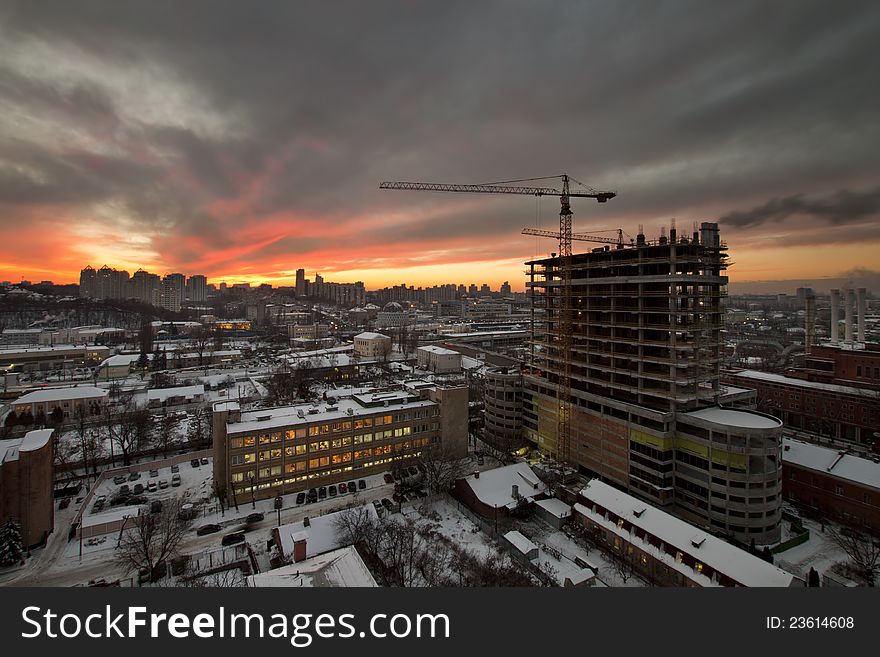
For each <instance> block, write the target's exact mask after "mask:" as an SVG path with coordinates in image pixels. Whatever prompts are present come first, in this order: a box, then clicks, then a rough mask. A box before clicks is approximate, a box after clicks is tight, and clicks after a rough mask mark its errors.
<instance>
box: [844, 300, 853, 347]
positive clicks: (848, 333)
mask: <svg viewBox="0 0 880 657" xmlns="http://www.w3.org/2000/svg"><path fill="white" fill-rule="evenodd" d="M843 303H844V306H843V318H844V321H845V322H846V329H845V333H844V342H846V343H847V344H852V342H853V306H855V305H856V291H855V290H854V289H852V288H848V289H847V290H846V295H845V296H844V299H843Z"/></svg>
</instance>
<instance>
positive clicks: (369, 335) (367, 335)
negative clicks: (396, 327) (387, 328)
mask: <svg viewBox="0 0 880 657" xmlns="http://www.w3.org/2000/svg"><path fill="white" fill-rule="evenodd" d="M354 339H355V340H380V339H381V340H390V339H391V338H389V337H388V336H387V335H383V334H381V333H373V332H372V331H364V332H363V333H358V334H357V335H356V336H354Z"/></svg>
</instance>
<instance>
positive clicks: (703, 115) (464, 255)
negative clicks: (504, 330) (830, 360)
mask: <svg viewBox="0 0 880 657" xmlns="http://www.w3.org/2000/svg"><path fill="white" fill-rule="evenodd" d="M218 4H220V3H212V4H211V8H212V9H211V11H199V10H198V8H197V7H195V8H194V9H193V10H192V11H190V12H187V13H186V14H182V13H181V12H179V11H177V10H176V9H175V8H173V7H166V6H161V5H155V6H149V5H148V6H145V7H142V8H140V10H139V11H138V12H137V13H136V15H135V13H134V12H127V11H126V10H125V8H124V7H121V6H119V5H117V4H116V3H110V4H104V3H100V2H95V3H89V2H83V3H77V5H76V7H66V6H64V7H52V8H51V9H46V8H41V7H39V6H37V5H33V4H30V3H26V4H16V5H13V6H6V7H4V8H2V9H0V25H2V27H0V34H2V36H3V38H2V39H0V57H2V61H3V65H2V67H0V103H2V105H3V107H4V112H3V113H2V114H0V237H2V238H3V239H4V241H5V242H7V243H10V244H15V247H16V248H15V249H14V251H12V252H7V253H5V254H4V256H3V257H2V258H0V278H4V279H9V280H18V279H20V278H28V279H36V280H41V279H52V280H56V281H58V282H75V281H76V280H77V279H78V275H79V270H80V269H81V268H82V266H84V264H86V263H92V266H94V267H96V268H97V267H100V266H101V265H102V264H105V263H107V264H111V265H112V266H114V267H116V268H120V269H127V270H129V271H135V270H136V269H138V268H139V267H143V268H144V269H149V270H152V271H162V272H165V271H168V272H173V271H199V272H201V273H204V274H205V275H206V276H207V277H208V278H209V280H211V281H212V282H215V281H216V282H219V281H221V280H226V281H227V282H229V283H230V284H231V283H236V282H249V283H251V284H252V285H256V284H259V283H262V282H268V283H272V284H273V285H276V286H277V285H293V284H294V280H295V270H296V269H297V268H305V269H306V271H307V272H309V273H310V274H313V272H320V273H321V274H322V275H323V276H325V277H327V278H328V279H332V280H336V281H363V282H364V284H365V286H366V287H367V288H368V289H377V288H381V287H385V286H389V285H394V284H397V283H399V282H400V281H407V283H408V284H411V285H416V286H431V285H434V284H441V283H444V282H448V281H459V280H460V279H461V277H462V276H461V273H462V271H467V272H468V278H474V279H476V280H480V281H486V282H489V284H490V285H492V287H493V288H497V286H498V285H499V284H500V283H501V282H502V281H504V280H508V281H510V284H511V286H512V288H513V289H514V290H515V291H522V290H523V289H524V282H525V277H524V275H523V270H524V266H523V263H524V262H525V261H527V260H530V259H533V258H535V257H542V256H546V255H547V254H548V253H549V252H551V251H554V250H556V245H555V244H554V243H553V241H552V240H546V239H544V240H536V239H535V238H530V237H525V236H523V235H521V234H520V230H521V229H522V228H526V227H540V228H544V229H554V228H555V227H556V226H557V225H558V209H559V208H558V201H557V199H555V198H543V199H540V200H534V199H530V198H517V197H498V196H481V195H474V196H470V197H469V196H467V195H464V196H462V195H453V194H427V193H415V192H389V191H380V190H379V189H378V184H379V183H380V182H381V181H383V180H423V181H439V182H452V183H481V182H487V181H490V180H497V179H508V178H523V177H528V176H545V175H549V174H554V173H562V172H563V171H564V172H567V173H570V174H571V175H573V176H575V177H576V178H577V179H579V180H583V181H585V182H586V183H588V184H590V185H592V186H593V187H596V188H598V189H610V190H614V191H617V192H618V197H617V198H615V199H613V200H612V201H610V202H609V203H607V204H602V205H596V204H595V203H594V202H592V201H591V200H589V199H576V201H577V202H575V203H573V210H574V228H575V230H576V231H581V232H592V231H599V230H613V229H616V228H618V227H620V228H623V229H624V230H625V231H627V232H628V233H631V234H635V232H636V231H637V229H638V226H639V225H640V224H641V225H644V230H645V233H646V234H648V235H657V234H659V231H660V228H661V227H664V226H665V227H668V226H669V224H670V221H671V219H672V218H675V219H676V221H677V223H678V226H679V227H680V228H681V229H683V230H688V229H689V228H690V226H691V225H692V223H693V222H694V221H696V222H700V221H704V220H705V221H717V222H718V223H719V225H720V228H721V231H722V234H723V235H724V238H725V239H726V240H727V242H728V244H729V247H730V252H731V254H732V260H733V261H734V265H733V266H732V267H731V270H730V276H731V285H732V286H734V287H739V288H740V289H747V286H748V285H750V284H752V283H756V284H757V283H758V282H761V281H779V284H778V286H777V287H779V288H780V289H779V291H784V289H783V288H785V287H787V289H791V290H793V289H794V288H795V287H798V286H800V285H804V284H807V285H810V284H812V283H811V281H814V280H817V279H819V280H821V279H837V278H840V277H843V278H846V277H847V276H850V275H851V273H853V272H854V273H856V274H857V275H859V276H862V275H864V276H867V277H869V278H871V279H872V280H875V279H876V278H877V271H876V270H877V265H876V253H877V252H878V248H880V222H878V221H877V218H878V212H880V162H878V159H877V157H876V153H875V152H874V148H873V144H874V143H876V142H877V138H878V137H880V135H878V127H877V125H876V121H875V116H876V110H877V106H878V100H880V98H878V95H880V92H878V90H877V87H876V85H875V84H874V83H873V80H874V71H873V68H874V67H873V53H874V48H875V45H874V39H873V33H874V31H875V30H876V27H877V25H878V23H880V8H878V7H877V6H876V5H874V4H872V3H847V4H846V5H844V6H842V7H831V6H829V5H827V3H798V4H797V5H796V8H797V11H789V10H787V7H784V6H771V7H767V6H766V4H764V3H739V4H737V5H736V6H730V7H722V8H719V7H707V6H705V5H703V4H701V3H696V4H694V5H691V6H689V7H687V8H686V7H684V6H683V5H673V6H668V7H660V6H654V5H648V6H646V7H643V8H640V10H639V12H638V15H637V16H635V15H633V13H632V12H631V11H630V10H628V9H624V8H620V7H617V6H613V5H603V4H598V5H593V4H584V5H577V4H575V5H554V6H553V7H552V8H547V7H529V6H519V7H517V8H515V9H508V8H506V7H505V10H504V11H498V7H494V6H491V3H490V4H487V5H483V6H480V7H477V8H474V7H472V6H471V5H469V4H466V3H460V4H459V3H444V5H443V6H442V7H432V6H429V5H421V6H417V7H413V8H408V9H407V10H405V11H403V10H400V9H399V7H398V6H397V5H395V4H384V3H379V4H377V5H376V6H375V7H371V8H370V10H369V11H356V10H355V11H351V12H343V14H344V17H342V18H340V16H339V12H338V11H336V10H334V9H324V8H322V7H319V6H317V5H311V4H298V5H295V6H294V5H281V4H278V5H264V6H262V7H260V8H258V9H256V10H255V9H254V8H251V7H243V6H240V5H239V4H237V3H232V4H229V5H224V6H223V7H222V8H220V7H218ZM490 16H491V20H490V19H489V17H490ZM230 23H232V24H237V25H240V26H241V27H242V28H243V29H242V30H241V33H239V34H236V35H235V37H234V38H230V36H229V34H228V30H227V28H226V26H227V25H229V24H230ZM489 24H491V25H492V27H491V28H490V30H491V33H492V38H490V39H487V38H486V29H487V28H486V25H489ZM172 25H180V26H181V28H180V29H175V30H172V29H169V28H170V27H171V26H172ZM305 25H308V26H309V27H308V29H304V28H303V27H302V26H305ZM609 28H614V29H609ZM618 28H620V29H618ZM624 28H625V29H624ZM337 31H338V33H339V34H345V39H344V40H342V41H340V40H337V39H334V35H337V36H338V34H337ZM537 34H540V35H541V38H540V39H536V35H537ZM620 34H625V35H626V36H625V38H624V37H621V36H619V35H620ZM416 35H417V36H416ZM621 39H623V40H621ZM328 42H333V43H334V47H333V56H332V57H322V58H321V59H320V62H319V63H316V62H318V60H316V59H314V58H312V57H311V55H313V54H314V53H316V52H321V49H322V48H326V44H327V43H328ZM487 44H491V45H487ZM591 62H599V63H600V64H595V65H592V64H590V63H591ZM584 250H586V248H585V249H584ZM471 272H472V273H471ZM743 286H746V288H743Z"/></svg>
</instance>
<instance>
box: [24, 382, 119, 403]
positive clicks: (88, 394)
mask: <svg viewBox="0 0 880 657" xmlns="http://www.w3.org/2000/svg"><path fill="white" fill-rule="evenodd" d="M109 394H110V392H109V391H107V390H103V389H101V388H96V387H95V386H75V387H72V388H69V387H68V388H42V389H40V390H34V391H33V392H29V393H27V394H26V395H22V396H21V397H19V398H18V399H16V400H15V401H14V402H13V403H14V404H39V403H41V402H54V401H66V400H73V399H92V398H95V397H101V398H103V397H106V396H107V395H109Z"/></svg>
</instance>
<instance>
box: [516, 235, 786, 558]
mask: <svg viewBox="0 0 880 657" xmlns="http://www.w3.org/2000/svg"><path fill="white" fill-rule="evenodd" d="M726 263H727V247H726V245H725V244H724V242H722V241H721V240H720V235H719V231H718V225H717V224H714V223H703V224H702V225H701V226H700V228H699V229H697V228H696V227H695V229H694V232H693V233H692V234H691V235H689V236H679V235H678V234H677V233H676V230H675V228H674V227H673V228H672V229H670V231H669V235H668V237H667V236H666V235H665V234H663V235H661V237H660V238H659V239H657V240H651V241H649V240H646V238H645V236H644V235H643V234H641V232H640V234H639V235H638V236H637V237H636V239H634V240H632V241H631V242H629V243H625V242H624V241H622V240H621V241H620V243H618V244H615V245H613V246H612V245H605V246H603V247H600V248H596V249H593V250H592V251H590V252H588V253H580V254H573V255H571V256H569V257H561V256H557V255H555V254H554V256H553V257H550V258H545V259H541V260H534V261H531V262H528V263H526V265H527V267H528V270H527V276H528V281H527V288H528V290H529V291H530V294H531V299H532V318H533V321H532V334H531V348H530V359H529V363H528V366H527V367H526V369H525V372H524V376H523V415H522V423H523V434H524V436H525V437H526V438H527V439H528V440H529V441H530V442H531V443H533V444H534V445H535V446H536V447H537V448H538V449H540V450H541V451H542V452H544V453H547V454H549V455H550V456H553V457H555V458H557V459H558V460H560V461H563V462H565V463H567V464H568V465H569V466H571V467H575V468H577V470H578V471H579V472H581V473H582V474H586V475H591V476H598V477H601V478H602V479H604V480H606V481H609V482H612V483H615V484H616V485H618V486H621V487H622V488H624V489H626V490H628V491H630V492H632V493H634V494H637V495H639V496H641V497H643V498H645V499H647V500H649V501H651V502H652V503H655V504H658V505H660V506H667V507H669V508H670V509H671V510H672V511H674V512H676V513H678V514H679V515H681V516H683V517H685V518H687V519H689V520H691V521H692V522H695V523H697V524H700V525H702V526H704V527H706V528H707V529H711V530H714V531H715V532H717V533H722V534H727V535H729V536H732V537H734V538H736V539H739V540H742V541H746V542H750V541H751V540H752V539H754V540H755V542H757V543H770V542H774V541H777V540H779V537H780V512H781V494H780V493H781V466H782V464H781V455H780V449H781V447H780V441H781V432H782V423H781V422H780V421H779V420H778V419H777V418H775V417H773V416H770V415H765V414H762V413H757V412H755V411H752V410H750V409H751V408H752V407H753V406H754V401H755V394H754V392H753V391H750V390H746V389H741V388H732V387H725V386H722V385H721V383H720V357H721V345H722V329H723V325H724V298H725V296H726V285H727V276H726V275H725V270H726ZM562 414H564V415H562ZM561 416H562V417H564V418H565V421H564V423H563V422H562V421H561ZM561 426H564V427H565V428H564V430H563V429H561V428H560V427H561Z"/></svg>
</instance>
